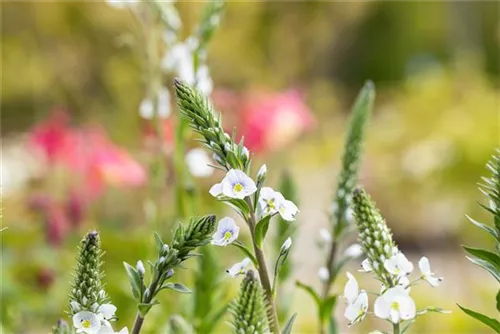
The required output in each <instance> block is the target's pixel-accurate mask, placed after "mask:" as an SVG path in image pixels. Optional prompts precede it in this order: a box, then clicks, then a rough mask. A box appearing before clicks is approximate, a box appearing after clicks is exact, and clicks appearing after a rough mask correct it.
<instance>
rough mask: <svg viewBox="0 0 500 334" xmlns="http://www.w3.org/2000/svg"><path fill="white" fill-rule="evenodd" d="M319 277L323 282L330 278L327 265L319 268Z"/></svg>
mask: <svg viewBox="0 0 500 334" xmlns="http://www.w3.org/2000/svg"><path fill="white" fill-rule="evenodd" d="M318 277H319V280H320V281H321V282H327V281H328V280H329V279H330V272H329V271H328V269H327V268H326V267H321V268H319V270H318Z"/></svg>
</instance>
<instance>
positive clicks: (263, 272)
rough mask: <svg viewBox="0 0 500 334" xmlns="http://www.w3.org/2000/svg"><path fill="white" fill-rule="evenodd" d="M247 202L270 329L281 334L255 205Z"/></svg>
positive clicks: (249, 223)
mask: <svg viewBox="0 0 500 334" xmlns="http://www.w3.org/2000/svg"><path fill="white" fill-rule="evenodd" d="M246 202H247V204H248V206H249V208H250V217H249V219H248V220H247V223H248V226H249V227H250V233H251V235H252V243H253V249H254V252H255V258H256V259H257V263H258V268H257V269H258V271H259V277H260V283H261V284H262V288H263V289H264V294H265V296H266V299H267V303H268V305H269V310H268V318H269V328H270V330H271V332H272V333H274V334H279V333H280V327H279V321H278V313H277V312H276V303H275V302H274V297H273V291H272V286H271V280H270V279H269V271H268V270H267V265H266V257H265V255H264V250H263V249H262V248H260V247H259V246H258V245H257V243H256V240H255V226H256V225H257V220H256V219H255V214H254V210H253V205H252V201H251V200H250V198H246Z"/></svg>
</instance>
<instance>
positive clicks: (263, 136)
mask: <svg viewBox="0 0 500 334" xmlns="http://www.w3.org/2000/svg"><path fill="white" fill-rule="evenodd" d="M313 125H314V118H313V116H312V114H311V111H310V110H309V108H308V107H307V106H306V105H305V104H304V101H303V98H302V95H301V94H300V93H299V92H297V91H295V90H288V91H286V92H283V93H253V94H249V95H248V96H246V98H245V100H244V106H243V110H242V129H243V133H242V135H243V136H244V137H245V145H246V146H247V147H248V148H249V149H250V150H253V151H257V152H258V151H278V150H280V149H283V148H284V147H286V146H287V145H288V144H290V143H291V142H293V141H294V140H296V139H297V138H298V137H299V136H300V135H301V134H302V133H304V132H305V131H307V130H309V129H311V127H312V126H313Z"/></svg>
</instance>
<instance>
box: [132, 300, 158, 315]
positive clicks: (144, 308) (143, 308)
mask: <svg viewBox="0 0 500 334" xmlns="http://www.w3.org/2000/svg"><path fill="white" fill-rule="evenodd" d="M156 304H159V303H158V302H157V301H156V300H155V301H153V302H151V303H149V304H147V303H140V304H137V309H138V310H139V313H140V315H141V317H143V318H144V317H145V316H146V314H148V312H149V310H150V309H151V308H152V307H153V306H155V305H156Z"/></svg>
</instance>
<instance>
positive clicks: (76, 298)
mask: <svg viewBox="0 0 500 334" xmlns="http://www.w3.org/2000/svg"><path fill="white" fill-rule="evenodd" d="M78 250H79V254H78V257H77V264H76V268H75V275H74V281H73V285H72V288H71V293H70V295H69V300H70V305H69V314H70V315H74V314H76V313H78V312H79V311H81V310H91V309H93V306H95V305H96V304H97V305H102V304H105V303H108V302H109V297H108V295H107V294H106V292H105V291H104V285H103V284H102V282H101V279H102V278H103V276H104V273H103V271H102V269H101V266H102V259H101V258H102V255H103V254H104V252H103V251H102V250H101V241H100V239H99V233H98V232H96V231H91V232H89V233H88V234H87V235H86V236H85V237H84V238H83V239H82V241H81V242H80V246H79V248H78Z"/></svg>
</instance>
